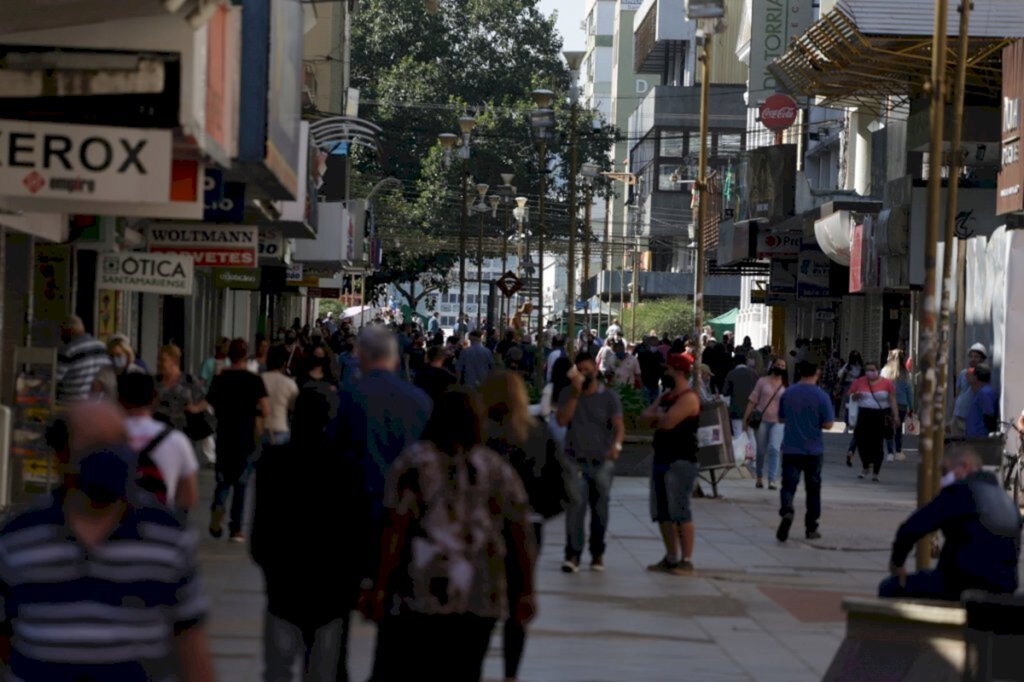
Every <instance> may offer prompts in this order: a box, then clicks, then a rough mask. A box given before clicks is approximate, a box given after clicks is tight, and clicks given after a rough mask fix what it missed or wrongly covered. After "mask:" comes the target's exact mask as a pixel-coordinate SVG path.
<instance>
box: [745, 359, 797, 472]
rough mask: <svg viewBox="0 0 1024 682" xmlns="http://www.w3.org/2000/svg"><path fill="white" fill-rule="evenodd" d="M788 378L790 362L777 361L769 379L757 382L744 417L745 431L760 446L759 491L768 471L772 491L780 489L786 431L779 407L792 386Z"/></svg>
mask: <svg viewBox="0 0 1024 682" xmlns="http://www.w3.org/2000/svg"><path fill="white" fill-rule="evenodd" d="M787 377H788V373H787V372H786V361H785V360H783V359H782V358H777V359H776V360H775V362H773V363H772V369H771V372H770V373H769V374H768V376H763V377H761V378H760V379H758V380H757V383H756V384H755V385H754V390H753V391H752V392H751V393H750V399H749V401H748V402H747V408H746V412H744V414H743V430H744V431H746V430H747V429H753V431H754V435H755V441H756V443H757V458H756V459H755V461H754V466H755V469H754V471H755V473H756V474H757V481H756V482H755V484H754V485H755V487H757V488H764V475H765V468H766V467H767V473H768V489H769V490H775V489H776V485H775V482H776V481H777V480H778V479H779V459H780V452H781V450H780V448H781V447H782V439H783V437H784V435H785V427H784V426H783V424H782V421H781V420H780V419H779V405H780V404H781V399H782V396H783V394H785V392H786V387H787V385H788V384H789V382H788V379H787Z"/></svg>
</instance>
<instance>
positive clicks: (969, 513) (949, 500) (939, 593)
mask: <svg viewBox="0 0 1024 682" xmlns="http://www.w3.org/2000/svg"><path fill="white" fill-rule="evenodd" d="M942 469H943V477H942V490H941V491H940V492H939V494H938V495H937V496H936V497H935V499H934V500H932V501H931V502H929V503H928V504H927V505H925V506H924V507H922V508H921V509H919V510H917V511H916V512H915V513H914V514H913V515H912V516H911V517H910V518H909V519H907V521H906V522H905V523H904V524H903V525H902V526H900V528H899V530H898V531H897V532H896V539H895V541H894V542H893V546H892V558H891V560H890V569H891V571H892V577H890V578H887V579H886V580H884V581H882V583H881V585H879V587H878V595H879V596H880V597H889V598H915V599H940V600H948V601H960V595H961V594H962V593H963V592H964V591H965V590H983V591H985V592H990V593H993V594H1012V593H1013V592H1015V591H1016V590H1017V580H1018V579H1017V563H1018V561H1019V560H1020V538H1021V517H1020V511H1019V510H1018V509H1017V505H1016V504H1014V502H1013V500H1012V499H1010V496H1009V495H1007V494H1006V492H1005V491H1004V490H1003V489H1002V488H1001V487H1000V485H999V479H998V478H997V477H996V476H995V474H992V473H990V472H988V471H984V470H983V469H982V462H981V458H980V457H979V456H978V455H977V453H975V452H974V451H973V450H971V449H970V448H966V447H960V448H957V449H955V450H953V451H952V452H950V453H948V454H947V455H946V457H945V459H944V461H943V463H942ZM935 531H942V535H943V538H944V539H945V542H944V544H943V546H942V553H941V554H940V555H939V563H938V565H937V566H936V568H935V569H934V570H928V571H920V572H918V573H912V574H909V575H908V574H907V570H906V568H904V566H903V565H904V563H905V562H906V560H907V556H908V555H909V554H910V552H911V550H912V549H913V548H914V545H915V544H916V543H917V541H918V540H920V539H921V538H923V537H925V536H927V535H929V534H931V533H934V532H935Z"/></svg>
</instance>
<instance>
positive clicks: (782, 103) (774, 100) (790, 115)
mask: <svg viewBox="0 0 1024 682" xmlns="http://www.w3.org/2000/svg"><path fill="white" fill-rule="evenodd" d="M797 110H798V105H797V103H796V100H795V99H793V98H792V97H790V96H789V95H784V94H782V93H780V92H777V93H775V94H774V95H771V96H770V97H769V98H768V99H766V100H765V101H764V104H762V105H761V123H762V124H763V125H764V127H765V128H767V129H768V130H785V129H786V128H788V127H789V126H791V125H793V124H794V123H796V112H797Z"/></svg>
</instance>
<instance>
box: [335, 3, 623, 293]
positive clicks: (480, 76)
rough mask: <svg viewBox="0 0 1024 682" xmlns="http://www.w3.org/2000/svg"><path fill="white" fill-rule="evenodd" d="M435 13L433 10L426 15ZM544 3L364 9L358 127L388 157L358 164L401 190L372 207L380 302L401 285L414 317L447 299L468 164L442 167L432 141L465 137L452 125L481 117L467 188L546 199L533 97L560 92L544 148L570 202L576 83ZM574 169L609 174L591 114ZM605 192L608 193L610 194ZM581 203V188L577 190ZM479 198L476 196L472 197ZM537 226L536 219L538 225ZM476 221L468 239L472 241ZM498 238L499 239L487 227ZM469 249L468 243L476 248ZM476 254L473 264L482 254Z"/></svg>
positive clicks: (355, 51) (558, 195) (551, 226)
mask: <svg viewBox="0 0 1024 682" xmlns="http://www.w3.org/2000/svg"><path fill="white" fill-rule="evenodd" d="M430 4H432V5H434V6H436V8H437V11H435V12H430V11H428V7H427V6H428V5H430ZM537 4H538V2H537V0H436V1H434V2H432V3H424V2H416V1H412V0H366V1H365V2H363V3H361V4H360V8H359V12H357V13H356V15H355V19H354V23H353V30H352V43H353V44H352V55H353V64H352V80H353V84H354V85H355V86H357V87H359V88H360V89H361V99H362V101H363V102H364V108H363V111H362V112H361V113H362V116H363V117H364V118H367V119H369V120H371V121H373V122H374V123H376V124H378V125H380V126H381V127H382V128H383V133H382V136H381V137H382V141H383V145H384V152H383V154H382V155H380V156H379V157H372V158H371V157H370V156H368V155H359V156H357V161H358V163H357V168H358V170H359V171H360V172H361V173H363V174H364V175H365V176H366V177H367V178H370V177H374V178H375V177H382V176H393V177H396V178H398V179H399V180H401V182H402V189H401V190H400V191H396V192H394V193H393V194H391V195H389V196H387V197H385V198H384V199H383V200H381V201H380V202H378V204H379V205H378V206H377V229H378V236H380V237H381V238H382V240H383V242H384V249H385V251H384V259H383V260H384V265H383V267H382V268H381V269H380V271H379V272H377V273H376V275H375V276H374V278H373V279H372V281H371V284H372V285H374V286H376V287H377V289H378V291H380V290H382V289H383V287H384V286H385V285H387V284H395V285H396V287H397V288H398V289H399V290H400V291H401V293H402V294H403V295H404V296H405V298H406V299H407V302H408V304H409V305H410V307H413V308H415V307H416V305H417V304H418V303H419V302H420V300H422V299H423V298H424V297H426V296H429V295H430V294H433V293H436V292H440V291H444V290H446V289H447V288H448V287H449V286H450V285H451V284H452V282H450V281H449V280H448V273H449V272H450V269H451V267H452V266H453V264H455V263H456V262H458V259H459V253H458V252H457V249H455V248H454V247H453V244H454V242H455V236H456V235H457V234H458V233H459V230H460V225H461V219H462V218H461V214H462V206H461V189H460V181H461V175H462V163H461V160H460V159H459V158H457V155H456V156H455V158H452V159H449V163H446V162H445V161H446V160H445V158H444V156H443V154H442V153H441V150H440V147H439V145H438V142H437V136H438V135H439V134H440V133H444V132H456V133H457V132H458V126H457V119H458V117H459V116H460V115H462V114H464V113H474V114H475V115H476V118H477V122H478V125H477V129H476V130H475V131H474V134H473V139H472V152H471V158H470V162H469V168H468V173H469V175H470V176H471V182H486V183H489V184H490V185H492V186H495V185H497V184H498V183H499V182H500V174H501V173H505V172H512V173H514V174H515V181H514V184H515V185H516V187H517V193H518V194H524V195H529V196H533V197H536V196H537V195H538V194H539V187H540V174H541V172H542V169H541V168H540V167H539V166H540V164H539V159H538V155H537V152H536V150H535V148H534V143H533V140H532V132H531V127H530V118H529V111H530V110H531V109H532V108H533V106H534V105H533V102H532V99H531V98H530V93H531V91H533V90H534V89H537V88H548V89H551V90H553V91H554V92H556V93H557V95H558V97H557V100H558V104H556V108H557V110H558V111H557V115H558V120H559V130H560V131H561V134H560V135H558V136H557V137H556V139H554V140H552V142H551V143H550V144H549V151H548V159H549V163H548V164H547V165H546V167H545V168H544V169H543V172H546V173H548V194H549V197H550V198H551V199H552V200H556V201H557V200H561V201H563V202H564V201H565V199H566V196H565V188H566V183H565V181H564V180H565V174H566V172H567V170H568V169H567V168H566V166H567V164H565V163H561V162H560V161H561V159H565V158H568V157H567V153H566V146H567V143H568V140H569V137H570V136H569V134H568V128H569V124H568V120H569V113H568V111H569V110H568V105H567V103H566V102H567V92H568V86H569V72H568V69H567V67H566V66H565V64H564V62H563V61H562V58H561V55H560V52H561V47H562V43H561V38H560V37H559V36H558V34H557V33H556V32H555V28H554V21H553V20H552V19H550V18H547V17H544V16H543V15H542V14H541V13H540V11H539V10H538V7H537ZM578 130H579V135H578V139H579V145H580V146H579V148H580V154H579V163H581V164H582V163H583V162H585V161H587V160H590V161H594V162H596V163H598V164H600V165H601V166H602V168H603V169H607V168H608V161H607V151H608V149H610V147H611V144H612V143H613V140H614V130H613V129H612V128H610V127H607V126H598V127H595V125H594V117H593V114H591V113H590V112H583V114H582V115H581V116H580V117H579V122H578ZM599 191H601V192H603V191H607V190H606V189H605V188H604V186H602V189H599ZM580 192H581V195H582V188H581V190H580ZM470 195H471V196H473V195H475V193H474V192H471V193H470ZM552 209H553V210H551V211H550V212H549V215H548V221H547V222H548V225H547V232H548V233H549V234H550V235H551V236H552V237H555V238H557V236H558V235H561V236H562V237H564V236H565V235H566V234H567V232H566V224H567V222H568V221H567V216H566V211H565V208H564V206H563V207H562V208H561V210H560V211H559V210H556V209H555V207H552ZM532 218H533V220H534V222H536V218H535V217H532ZM474 226H475V217H474V219H472V220H471V221H470V229H469V233H470V235H473V234H475V230H474V229H473V227H474ZM491 229H493V228H491ZM471 243H472V240H471ZM470 253H471V254H472V255H473V256H474V257H475V249H473V250H471V251H470Z"/></svg>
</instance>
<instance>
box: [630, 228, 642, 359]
mask: <svg viewBox="0 0 1024 682" xmlns="http://www.w3.org/2000/svg"><path fill="white" fill-rule="evenodd" d="M639 272H640V236H639V235H636V236H635V237H634V241H633V278H632V280H633V286H632V287H631V288H630V301H629V307H630V311H629V316H630V327H631V328H632V329H631V331H630V338H632V340H633V343H636V338H637V337H636V307H637V306H638V305H640V275H639Z"/></svg>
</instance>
